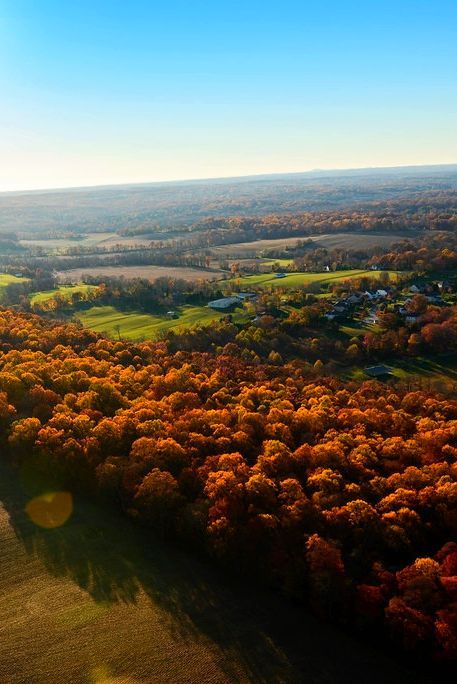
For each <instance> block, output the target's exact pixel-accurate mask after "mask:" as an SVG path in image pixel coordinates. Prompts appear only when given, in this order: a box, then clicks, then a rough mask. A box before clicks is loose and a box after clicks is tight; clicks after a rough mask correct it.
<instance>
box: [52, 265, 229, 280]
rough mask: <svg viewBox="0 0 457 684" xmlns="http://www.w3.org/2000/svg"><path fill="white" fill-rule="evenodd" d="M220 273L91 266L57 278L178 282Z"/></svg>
mask: <svg viewBox="0 0 457 684" xmlns="http://www.w3.org/2000/svg"><path fill="white" fill-rule="evenodd" d="M221 275H222V273H221V271H215V270H203V269H198V268H192V267H190V266H189V267H187V266H93V267H90V268H89V267H87V268H74V269H70V270H68V271H58V273H57V278H58V280H59V281H60V282H61V283H80V282H81V281H82V280H84V279H85V278H86V277H87V276H94V277H95V276H97V277H98V276H100V278H104V277H105V278H109V277H112V278H120V277H121V276H124V278H127V279H128V278H145V279H146V280H150V281H153V280H157V278H176V279H179V280H191V281H196V280H217V279H219V278H221Z"/></svg>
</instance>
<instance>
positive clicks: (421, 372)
mask: <svg viewBox="0 0 457 684" xmlns="http://www.w3.org/2000/svg"><path fill="white" fill-rule="evenodd" d="M382 363H383V364H384V365H386V366H389V368H391V370H392V376H393V377H394V378H396V379H397V380H404V381H409V380H414V379H422V380H430V381H431V382H443V383H446V384H449V383H457V354H455V353H451V354H443V355H441V356H439V357H435V358H434V359H430V358H426V357H417V358H413V359H394V358H393V359H384V360H383V361H382ZM367 365H371V366H374V365H376V364H375V363H364V364H361V365H358V366H352V367H351V368H349V369H345V370H344V371H343V373H342V376H343V377H345V378H348V379H349V378H350V379H353V380H368V376H367V375H365V373H364V370H363V369H364V367H365V366H367ZM438 389H439V388H438Z"/></svg>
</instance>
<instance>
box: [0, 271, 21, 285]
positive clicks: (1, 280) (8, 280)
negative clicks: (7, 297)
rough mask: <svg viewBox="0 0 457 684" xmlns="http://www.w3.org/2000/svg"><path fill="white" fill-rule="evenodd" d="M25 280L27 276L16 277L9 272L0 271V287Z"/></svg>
mask: <svg viewBox="0 0 457 684" xmlns="http://www.w3.org/2000/svg"><path fill="white" fill-rule="evenodd" d="M25 280H28V278H18V277H17V276H14V275H11V274H10V273H0V289H2V288H4V287H6V286H7V285H11V284H12V283H23V282H24V281H25Z"/></svg>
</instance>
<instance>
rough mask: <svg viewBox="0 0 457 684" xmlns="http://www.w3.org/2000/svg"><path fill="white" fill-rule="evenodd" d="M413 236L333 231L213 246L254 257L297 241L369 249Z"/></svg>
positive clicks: (218, 252)
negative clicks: (323, 233)
mask: <svg viewBox="0 0 457 684" xmlns="http://www.w3.org/2000/svg"><path fill="white" fill-rule="evenodd" d="M408 237H409V238H411V237H413V236H412V235H411V234H409V235H408V236H405V235H390V234H387V235H373V234H365V233H333V234H330V235H302V236H297V237H288V238H275V239H271V240H256V241H255V242H236V243H234V244H233V245H219V246H218V247H212V248H211V252H212V253H213V255H214V256H219V257H222V256H229V257H230V256H231V257H239V258H252V257H255V256H259V255H260V254H262V253H268V251H269V250H278V249H279V250H281V249H284V248H285V247H295V246H296V245H297V242H303V241H305V240H312V241H313V242H314V243H315V245H314V246H315V247H325V248H326V249H359V248H360V249H364V248H365V249H369V248H371V247H377V246H380V247H388V246H389V245H391V244H393V243H394V242H398V241H399V240H405V239H407V238H408Z"/></svg>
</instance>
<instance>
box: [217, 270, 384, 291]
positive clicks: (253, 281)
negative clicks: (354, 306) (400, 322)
mask: <svg viewBox="0 0 457 684" xmlns="http://www.w3.org/2000/svg"><path fill="white" fill-rule="evenodd" d="M384 272H387V273H389V276H390V278H391V279H392V280H395V279H396V278H397V272H396V271H384ZM380 273H381V271H371V270H362V269H353V270H350V271H336V272H335V273H329V272H325V273H287V274H286V277H285V278H277V277H276V276H275V274H271V273H262V274H260V275H248V276H242V277H241V278H236V279H235V280H231V281H229V282H230V283H232V284H233V283H235V284H237V285H240V286H241V287H246V288H249V287H281V288H293V287H301V286H303V285H307V284H310V283H317V284H319V285H321V286H322V285H329V284H331V283H336V282H344V281H345V280H351V279H354V278H360V277H362V276H369V277H376V276H379V275H380Z"/></svg>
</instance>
